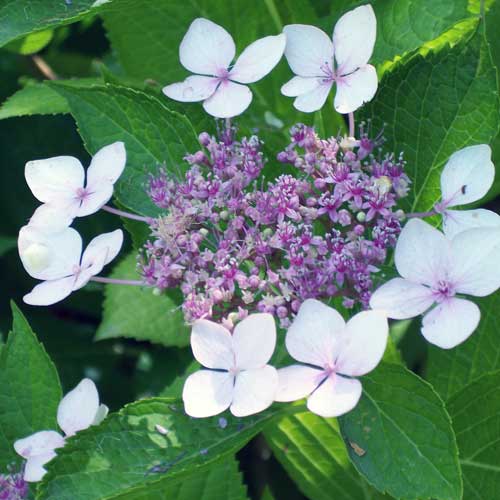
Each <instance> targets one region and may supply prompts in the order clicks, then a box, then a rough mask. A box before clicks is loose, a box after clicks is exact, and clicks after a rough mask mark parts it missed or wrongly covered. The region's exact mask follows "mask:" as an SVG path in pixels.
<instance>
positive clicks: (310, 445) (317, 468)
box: [264, 412, 388, 500]
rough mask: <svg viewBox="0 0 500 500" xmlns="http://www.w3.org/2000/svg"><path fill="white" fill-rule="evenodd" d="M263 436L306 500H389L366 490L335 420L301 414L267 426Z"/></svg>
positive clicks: (368, 488) (371, 490) (370, 490)
mask: <svg viewBox="0 0 500 500" xmlns="http://www.w3.org/2000/svg"><path fill="white" fill-rule="evenodd" d="M264 435H265V438H266V440H267V442H268V443H269V445H270V446H271V448H272V450H273V453H274V455H275V456H276V458H277V459H278V460H279V461H280V462H281V464H282V465H283V467H284V468H285V469H286V471H287V472H288V474H289V475H290V477H291V478H292V479H293V480H294V481H295V483H296V484H297V486H298V487H299V488H300V490H301V491H302V493H303V494H304V495H305V496H306V497H307V498H309V499H311V500H330V499H332V498H335V500H352V499H354V498H356V499H357V498H360V499H361V498H369V499H379V498H388V497H384V496H383V495H382V494H379V493H378V492H376V491H375V490H374V489H372V488H371V487H370V486H368V484H366V482H365V481H364V479H363V478H362V477H361V476H360V475H359V474H358V473H357V471H356V469H355V468H354V467H353V466H352V464H351V462H350V460H349V456H348V454H347V451H346V447H345V444H344V442H343V440H342V437H341V436H340V433H339V430H338V424H337V420H336V419H333V418H321V417H318V416H317V415H314V414H312V413H309V412H308V413H300V414H297V415H292V416H290V417H287V418H284V419H282V420H280V421H279V422H277V423H276V424H274V425H269V426H268V427H266V430H265V432H264Z"/></svg>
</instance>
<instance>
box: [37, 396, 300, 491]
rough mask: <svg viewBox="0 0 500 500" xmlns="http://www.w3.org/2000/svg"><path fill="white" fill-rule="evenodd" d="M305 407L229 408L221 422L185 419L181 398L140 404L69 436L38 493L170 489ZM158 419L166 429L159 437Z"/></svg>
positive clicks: (140, 402) (206, 419)
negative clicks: (240, 411)
mask: <svg viewBox="0 0 500 500" xmlns="http://www.w3.org/2000/svg"><path fill="white" fill-rule="evenodd" d="M300 408H302V409H303V407H300V406H294V405H286V406H284V405H282V406H279V407H278V406H276V407H273V408H270V409H269V410H266V411H265V412H262V413H260V414H258V415H255V416H251V417H246V418H245V419H238V418H235V417H233V416H231V415H229V414H228V413H227V412H226V414H224V418H225V423H226V424H227V425H225V426H224V425H222V426H221V425H220V418H221V417H220V416H216V417H212V418H205V419H192V418H190V417H188V416H187V415H186V414H185V413H184V411H183V409H182V404H180V403H179V402H178V400H174V399H166V398H153V399H144V400H141V401H137V402H135V403H132V404H130V405H128V406H126V407H125V408H123V409H122V410H121V411H120V412H118V413H116V414H112V415H111V416H110V417H108V418H107V419H106V420H105V421H104V422H103V423H102V424H101V425H99V426H97V427H91V428H89V429H87V430H85V431H82V432H79V433H78V434H77V435H76V436H75V437H74V438H71V439H70V440H69V441H68V442H67V444H66V446H65V447H64V448H63V449H62V450H61V451H60V452H59V453H58V455H57V457H56V458H55V459H54V460H53V461H51V462H50V464H49V465H48V467H47V469H48V471H49V472H48V474H47V475H46V476H45V478H44V480H43V482H42V483H41V485H40V488H39V494H38V497H37V498H38V499H39V500H49V499H50V500H94V499H96V498H113V497H114V496H116V495H119V494H125V493H128V492H130V491H131V490H132V489H133V488H137V487H141V488H142V487H146V486H147V487H148V488H151V487H153V485H154V484H155V483H156V486H154V487H158V488H162V487H167V485H169V484H171V482H172V481H174V480H176V479H177V478H179V479H181V478H186V477H188V476H189V477H191V474H199V473H201V471H202V470H203V467H204V466H211V465H212V464H213V463H215V462H217V461H218V460H221V459H223V458H224V457H227V456H230V455H233V454H234V453H235V452H236V451H237V450H239V449H240V448H241V447H243V446H244V445H245V444H246V443H247V442H248V441H249V440H250V439H251V438H252V437H253V436H255V435H256V434H257V433H258V432H260V431H261V430H262V429H263V428H264V426H265V425H266V424H268V423H270V422H272V421H273V420H274V419H275V418H281V417H283V416H285V415H286V414H287V413H293V412H295V411H300ZM157 424H159V425H161V426H163V427H164V428H165V429H167V430H168V433H167V434H166V435H162V434H160V433H159V432H158V431H157V430H156V428H155V426H156V425H157ZM132 491H133V490H132ZM132 498H133V497H132Z"/></svg>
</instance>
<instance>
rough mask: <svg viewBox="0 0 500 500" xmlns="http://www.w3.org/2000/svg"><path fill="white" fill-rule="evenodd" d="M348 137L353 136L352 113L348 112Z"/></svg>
mask: <svg viewBox="0 0 500 500" xmlns="http://www.w3.org/2000/svg"><path fill="white" fill-rule="evenodd" d="M349 137H354V113H349Z"/></svg>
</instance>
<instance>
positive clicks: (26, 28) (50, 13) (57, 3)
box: [0, 0, 111, 47]
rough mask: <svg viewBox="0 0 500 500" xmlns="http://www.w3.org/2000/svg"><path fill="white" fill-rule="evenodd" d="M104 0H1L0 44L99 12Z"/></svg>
mask: <svg viewBox="0 0 500 500" xmlns="http://www.w3.org/2000/svg"><path fill="white" fill-rule="evenodd" d="M108 1H111V0H108ZM102 3H104V2H103V1H99V0H98V1H96V0H15V1H12V0H0V47H1V46H2V45H5V44H6V43H8V42H10V41H11V40H15V39H17V38H20V37H22V36H25V35H27V34H29V33H33V32H36V31H40V30H43V29H45V28H50V27H55V26H61V25H63V24H69V23H73V22H75V21H78V20H79V19H82V18H83V17H84V16H85V15H87V14H94V13H96V12H97V7H98V6H99V4H102Z"/></svg>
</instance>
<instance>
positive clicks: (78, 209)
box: [25, 142, 126, 231]
mask: <svg viewBox="0 0 500 500" xmlns="http://www.w3.org/2000/svg"><path fill="white" fill-rule="evenodd" d="M125 163H126V153H125V145H124V144H123V142H115V143H113V144H110V145H109V146H105V147H103V148H102V149H100V150H99V151H98V152H97V153H96V154H95V155H94V157H93V158H92V161H91V163H90V166H89V168H88V169H87V179H86V182H85V171H84V168H83V166H82V164H81V163H80V161H79V160H78V159H77V158H73V157H72V156H56V157H54V158H47V159H45V160H34V161H29V162H28V163H27V164H26V167H25V177H26V182H27V183H28V186H29V187H30V189H31V191H32V193H33V194H34V195H35V197H36V198H37V199H38V200H39V201H41V202H42V203H44V205H42V206H40V207H39V208H38V209H37V210H36V212H35V214H34V215H33V217H32V218H31V224H32V225H41V222H42V221H43V223H44V224H45V227H46V228H47V230H48V231H50V230H54V231H56V230H60V229H62V228H64V227H67V226H69V225H70V224H71V222H72V221H73V219H74V218H75V217H83V216H85V215H90V214H93V213H95V212H97V211H98V210H99V209H100V208H102V207H103V206H104V205H105V204H106V203H107V202H108V201H109V200H110V198H111V196H112V195H113V187H114V184H115V182H116V181H117V180H118V178H119V177H120V175H121V174H122V172H123V169H124V168H125Z"/></svg>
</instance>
